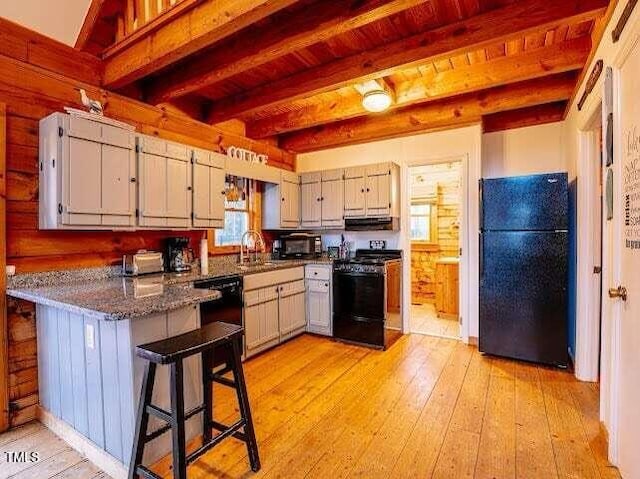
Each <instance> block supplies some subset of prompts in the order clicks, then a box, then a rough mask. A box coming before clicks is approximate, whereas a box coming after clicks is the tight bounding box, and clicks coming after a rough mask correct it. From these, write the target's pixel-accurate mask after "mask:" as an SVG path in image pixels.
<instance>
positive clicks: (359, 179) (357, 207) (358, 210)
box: [344, 174, 366, 217]
mask: <svg viewBox="0 0 640 479" xmlns="http://www.w3.org/2000/svg"><path fill="white" fill-rule="evenodd" d="M365 212H366V211H365V180H364V174H363V175H362V176H347V175H346V174H345V179H344V215H345V217H354V216H355V217H357V216H364V215H365Z"/></svg>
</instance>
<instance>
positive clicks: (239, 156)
mask: <svg viewBox="0 0 640 479" xmlns="http://www.w3.org/2000/svg"><path fill="white" fill-rule="evenodd" d="M227 156H228V157H229V158H233V159H234V160H242V161H246V162H248V163H260V164H261V165H266V164H267V160H268V159H269V156H268V155H260V154H258V153H256V152H254V151H251V150H245V149H244V148H238V147H237V146H230V147H229V148H227Z"/></svg>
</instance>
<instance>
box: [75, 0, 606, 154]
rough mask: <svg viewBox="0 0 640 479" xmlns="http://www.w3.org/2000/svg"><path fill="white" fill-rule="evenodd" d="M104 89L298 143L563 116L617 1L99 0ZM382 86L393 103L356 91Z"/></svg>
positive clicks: (84, 38)
mask: <svg viewBox="0 0 640 479" xmlns="http://www.w3.org/2000/svg"><path fill="white" fill-rule="evenodd" d="M93 1H94V4H93V5H92V9H90V15H88V16H87V21H86V24H85V28H83V34H82V35H81V39H80V40H79V43H78V45H77V46H78V48H81V49H84V50H87V51H89V52H92V53H94V54H98V55H100V56H101V57H102V58H103V60H104V68H105V74H104V86H105V87H106V88H110V89H117V90H119V91H121V92H122V93H124V94H127V95H131V96H135V97H137V98H139V99H142V100H143V101H146V102H149V103H152V104H155V105H166V106H167V107H169V106H171V107H172V108H177V109H180V110H182V111H183V112H185V113H187V114H189V115H191V116H194V117H196V118H197V119H199V120H204V121H207V122H209V123H221V122H228V121H230V120H241V122H237V121H236V122H235V124H236V125H238V124H239V125H242V127H243V128H244V129H245V132H246V134H247V136H249V137H252V138H256V139H269V141H272V142H273V143H274V144H277V145H279V146H280V147H282V148H284V149H288V150H291V151H294V152H304V151H311V150H316V149H322V148H327V147H333V146H339V145H345V144H352V143H358V142H365V141H370V140H374V139H382V138H389V137H397V136H402V135H407V134H413V133H416V132H420V131H433V130H440V129H446V128H453V127H457V126H462V125H467V124H471V123H475V122H479V121H483V122H484V127H485V130H486V131H497V130H500V129H505V128H512V127H517V126H523V125H532V124H539V123H545V122H550V121H557V120H560V119H562V118H563V117H564V115H565V113H566V108H567V103H568V101H569V100H570V98H571V97H572V96H573V95H574V93H575V88H576V86H577V84H578V81H579V79H580V78H581V75H582V73H583V72H582V71H583V69H584V67H585V65H586V64H587V63H588V60H589V59H590V56H591V55H592V52H593V50H594V48H595V46H597V43H598V41H599V38H600V35H601V34H602V31H603V29H604V28H603V27H604V24H605V22H606V18H607V15H606V13H607V8H609V11H610V10H611V8H612V5H610V3H615V0H612V2H609V0H563V1H549V0H332V1H327V0H270V1H267V0H93ZM367 80H378V81H382V82H384V85H385V87H386V88H388V89H389V90H390V91H391V92H392V94H393V97H394V101H393V103H392V106H391V108H390V110H389V111H387V112H385V113H382V114H371V113H368V112H366V111H365V110H364V108H363V107H362V103H361V99H362V96H361V93H359V92H358V90H357V89H356V87H357V86H358V85H359V84H361V83H363V82H365V81H367Z"/></svg>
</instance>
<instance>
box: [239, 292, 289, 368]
mask: <svg viewBox="0 0 640 479" xmlns="http://www.w3.org/2000/svg"><path fill="white" fill-rule="evenodd" d="M278 292H279V286H277V285H273V286H269V287H266V288H260V289H256V290H253V291H247V292H245V293H244V324H245V348H246V351H245V355H246V357H251V356H253V355H254V354H257V353H259V352H260V351H264V350H265V349H267V348H270V347H271V346H275V345H276V344H278V343H279V342H280V323H279V318H278V299H279V296H278Z"/></svg>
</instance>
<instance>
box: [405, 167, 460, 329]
mask: <svg viewBox="0 0 640 479" xmlns="http://www.w3.org/2000/svg"><path fill="white" fill-rule="evenodd" d="M462 167H463V165H462V161H460V160H454V161H444V162H440V163H432V164H428V165H420V166H411V167H409V178H410V182H409V186H410V189H409V203H410V204H409V218H410V223H409V225H410V233H411V237H410V239H411V262H410V265H411V315H410V316H411V320H410V326H411V332H413V333H418V334H427V335H431V336H439V337H446V338H455V339H460V336H461V331H460V294H459V292H460V244H461V241H460V239H461V224H462V223H461V220H462V214H463V208H462V187H463V182H462V169H463V168H462Z"/></svg>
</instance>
